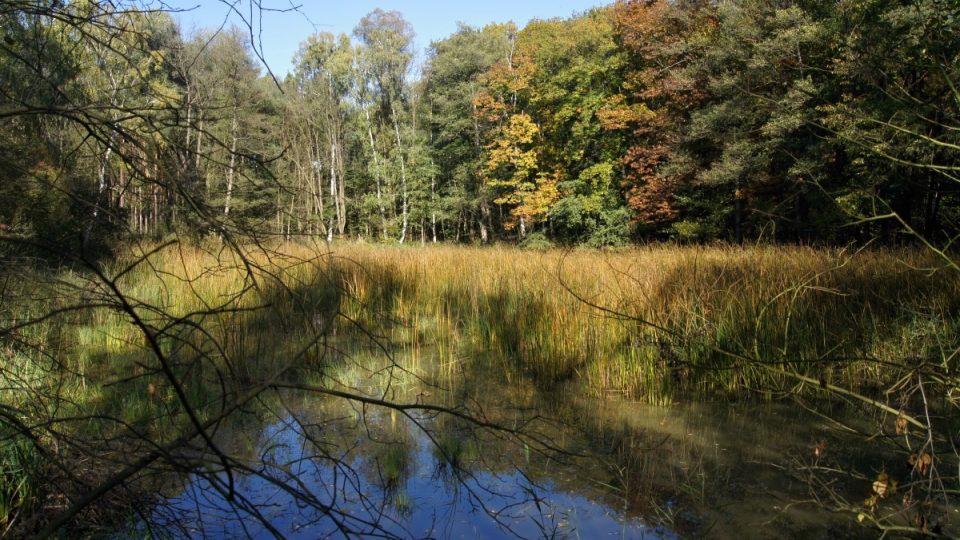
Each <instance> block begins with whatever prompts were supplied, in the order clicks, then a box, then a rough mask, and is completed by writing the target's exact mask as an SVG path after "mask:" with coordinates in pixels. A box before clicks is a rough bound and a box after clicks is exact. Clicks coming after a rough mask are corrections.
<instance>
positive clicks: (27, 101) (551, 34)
mask: <svg viewBox="0 0 960 540" xmlns="http://www.w3.org/2000/svg"><path fill="white" fill-rule="evenodd" d="M26 5H30V3H29V2H28V3H27V4H26ZM18 7H20V6H19V3H18V2H13V3H12V4H10V3H8V7H7V8H6V9H5V12H4V13H3V17H4V18H3V28H4V36H5V37H4V39H5V44H4V58H3V63H2V66H0V70H2V73H3V79H4V81H7V83H5V85H4V96H3V99H4V101H5V102H6V109H7V110H6V112H5V113H4V118H5V119H6V121H5V122H4V125H3V126H2V129H3V132H4V135H3V137H4V140H5V141H7V142H6V144H5V145H4V149H3V151H4V156H3V159H4V163H5V164H6V166H5V167H4V172H3V175H4V177H3V183H2V188H0V189H2V191H0V199H2V201H3V204H2V208H0V223H3V225H4V227H5V230H7V231H10V232H14V233H16V234H19V235H22V236H24V237H28V238H37V239H42V240H43V241H44V242H51V241H52V242H55V243H56V244H57V245H58V246H60V247H62V248H63V249H68V250H73V251H76V250H78V249H83V245H84V244H87V246H88V247H91V246H93V245H97V246H106V245H109V243H110V242H112V241H114V240H115V239H117V238H118V236H121V235H120V231H123V232H124V233H125V234H126V233H133V234H135V235H137V236H139V237H143V238H155V239H160V238H163V237H164V236H165V235H169V234H174V233H176V234H187V235H191V236H194V237H198V238H202V237H205V236H208V235H218V234H221V232H218V230H219V229H221V228H222V229H230V230H236V231H243V232H245V233H247V234H255V235H258V236H260V237H263V238H266V237H274V238H284V239H290V238H297V237H301V236H312V237H325V238H327V239H328V240H332V239H334V238H336V239H341V238H342V239H354V240H355V239H358V238H359V239H364V240H368V241H387V242H398V243H405V242H408V243H409V242H414V241H418V242H424V241H429V242H440V241H446V242H461V243H493V242H498V241H504V242H514V243H517V242H518V243H526V244H531V245H537V244H539V245H549V244H550V243H553V244H559V245H581V244H582V245H589V246H596V247H600V246H618V245H625V244H629V243H633V242H637V241H641V242H645V241H653V240H674V241H678V242H710V241H716V240H723V241H729V242H736V243H742V242H756V241H763V242H774V243H776V242H788V243H800V244H815V245H823V244H828V245H844V244H847V243H861V244H862V243H865V242H868V241H872V240H875V239H880V240H881V241H883V242H885V243H903V242H910V241H914V240H915V239H916V237H922V238H923V239H925V240H926V241H929V242H931V243H934V244H935V245H937V246H943V245H947V244H949V241H950V239H951V238H953V237H954V236H955V235H956V234H957V218H958V216H957V204H958V201H957V196H958V194H957V189H956V174H957V167H958V164H957V162H956V155H957V153H956V149H957V145H958V140H957V133H958V131H957V129H956V126H957V115H958V102H960V97H958V89H957V88H956V86H955V84H954V83H955V81H956V80H957V77H958V74H957V69H958V68H957V62H956V61H955V60H956V54H957V51H958V47H960V45H958V40H960V35H958V32H957V31H956V30H957V29H956V25H957V24H958V23H957V21H956V13H955V12H956V9H955V6H953V4H952V3H951V2H948V1H930V2H868V1H857V2H836V3H830V4H824V3H823V2H785V3H777V2H767V1H744V2H716V3H715V2H621V3H618V4H615V5H611V6H609V7H606V8H602V9H595V10H592V11H590V12H588V13H583V14H580V15H577V16H573V17H571V18H569V19H553V20H535V21H533V22H531V23H530V24H528V25H527V26H526V27H524V28H517V27H516V26H515V25H513V24H510V23H505V24H492V25H489V26H487V27H484V28H470V27H466V26H462V27H461V28H460V29H459V30H458V31H457V32H456V33H455V34H453V35H451V36H450V37H448V38H446V39H443V40H440V41H437V42H434V43H431V44H430V47H429V50H428V51H427V53H426V59H425V61H424V62H422V63H421V64H420V65H418V66H415V65H414V64H413V58H414V57H413V50H412V43H413V41H412V40H413V37H414V29H413V28H412V27H411V26H410V24H409V23H407V22H406V21H405V20H404V19H403V17H402V15H401V14H399V13H397V12H385V11H380V10H377V11H374V12H372V13H370V14H369V15H367V16H366V17H364V18H363V19H362V20H361V21H359V22H358V23H357V26H356V28H355V29H354V31H353V34H352V36H347V35H332V34H329V33H318V34H315V35H312V36H309V37H308V38H307V39H306V40H305V41H304V42H303V43H302V45H301V47H300V51H299V53H298V54H297V56H296V58H295V59H294V63H295V66H294V69H293V70H292V71H291V73H290V74H289V75H287V76H286V77H284V78H283V80H277V79H276V78H275V77H274V76H273V75H272V73H267V72H265V71H264V70H262V69H261V67H260V65H259V62H258V59H257V57H256V54H255V51H254V50H253V49H252V48H251V46H250V40H249V38H250V36H249V35H247V34H246V33H245V32H244V31H243V30H241V29H239V28H236V27H234V28H233V29H224V30H221V31H217V32H213V31H209V32H204V31H200V32H198V33H197V34H196V35H193V36H184V35H182V33H181V32H180V31H179V30H178V28H177V27H176V25H175V24H174V23H173V19H172V17H171V16H170V14H169V13H165V12H163V11H129V10H128V11H117V12H112V11H111V8H110V7H109V6H101V5H99V4H97V3H83V2H79V3H71V4H69V7H68V8H64V14H65V15H64V16H66V17H69V19H67V20H62V18H57V17H55V18H53V19H51V18H49V17H47V16H45V15H46V14H43V13H33V14H31V13H30V12H29V11H30V10H20V9H18ZM74 12H76V13H74ZM85 20H90V21H91V22H90V24H81V23H82V22H83V21H85ZM41 66H42V68H41ZM415 67H419V68H421V69H420V70H419V71H417V72H414V68H415ZM78 121H80V122H81V124H82V126H86V127H82V126H81V127H80V128H78V126H77V122H78ZM198 212H200V213H202V214H203V216H204V219H203V220H202V221H203V222H202V223H201V222H198V221H197V220H196V219H195V218H194V215H195V214H197V213H198ZM911 238H912V239H913V240H911Z"/></svg>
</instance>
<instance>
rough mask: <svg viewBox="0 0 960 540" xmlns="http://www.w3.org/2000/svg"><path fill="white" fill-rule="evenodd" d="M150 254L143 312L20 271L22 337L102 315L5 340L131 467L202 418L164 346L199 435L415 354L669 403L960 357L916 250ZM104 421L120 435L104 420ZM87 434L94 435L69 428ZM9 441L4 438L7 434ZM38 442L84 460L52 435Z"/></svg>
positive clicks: (63, 411) (884, 373)
mask: <svg viewBox="0 0 960 540" xmlns="http://www.w3.org/2000/svg"><path fill="white" fill-rule="evenodd" d="M154 247H155V246H146V247H131V248H129V250H128V251H127V252H126V253H123V254H121V255H120V256H119V257H117V259H116V260H115V261H114V262H112V263H111V264H108V265H106V267H105V268H103V273H104V275H106V276H108V277H111V276H119V277H117V279H116V280H114V281H113V285H115V286H116V288H117V289H118V290H119V291H121V292H122V297H123V299H125V300H126V302H128V304H129V306H130V308H129V309H132V311H133V313H132V314H131V312H130V310H129V309H125V308H124V306H122V305H121V298H120V297H118V296H117V295H116V294H115V291H113V290H111V289H110V283H109V282H104V281H103V280H102V279H98V278H96V277H94V276H93V275H92V274H90V273H89V272H86V273H85V272H82V271H78V272H67V271H60V272H54V271H48V272H44V273H42V275H43V279H41V280H38V279H37V275H36V272H38V271H37V270H36V269H29V268H26V269H22V270H21V271H22V272H24V273H27V272H34V273H35V274H33V275H30V276H29V278H27V277H22V276H21V277H22V279H18V276H17V275H15V274H16V271H14V270H12V269H6V270H5V272H6V275H5V276H3V277H5V278H6V282H7V285H6V286H5V288H4V295H5V296H4V302H3V305H2V306H0V317H2V319H3V322H4V326H6V327H12V326H15V325H17V324H18V323H19V322H22V321H29V320H31V319H32V318H37V317H42V316H43V315H44V314H49V313H51V312H56V311H57V310H58V309H64V308H72V307H78V306H85V307H84V309H78V310H73V309H68V310H66V311H64V312H63V313H62V314H61V315H58V316H56V317H52V318H49V319H43V320H40V321H39V322H37V323H36V324H31V325H27V326H24V327H22V328H19V327H18V329H17V330H16V331H14V332H7V333H5V334H4V335H3V336H2V337H0V351H2V355H3V357H2V360H3V362H2V367H0V403H2V404H3V405H5V406H7V407H8V409H9V410H11V411H17V414H19V415H21V416H22V417H23V420H30V421H31V422H32V423H33V425H56V426H57V429H58V430H61V432H60V435H62V430H69V432H70V433H72V434H73V435H74V436H78V437H86V438H89V439H99V440H106V441H110V445H109V446H110V448H113V449H114V450H112V451H114V452H117V451H119V450H116V449H117V448H127V449H129V448H131V447H132V448H134V449H135V448H138V447H139V445H140V444H141V442H142V440H140V439H137V438H134V437H132V435H131V433H132V432H134V431H135V432H136V433H137V437H140V438H143V437H149V438H150V440H152V441H155V442H157V443H162V442H163V441H164V440H168V439H171V438H173V437H174V436H175V435H176V434H177V433H179V432H181V431H182V429H183V428H184V427H186V426H187V424H188V422H189V419H188V415H187V414H186V409H185V407H184V406H183V404H182V403H181V399H180V397H179V396H178V395H177V391H176V390H178V389H176V388H174V387H173V385H172V383H171V380H170V377H169V375H168V374H167V373H165V371H164V369H162V368H163V366H161V365H159V363H158V359H157V356H156V354H155V351H153V350H152V346H153V345H154V344H153V343H150V338H151V337H152V338H153V339H154V340H155V342H156V345H157V346H159V348H160V349H161V352H162V353H163V357H164V358H165V360H166V361H167V364H168V365H167V366H166V367H167V368H168V369H169V370H170V371H172V373H173V375H174V380H176V381H178V383H179V384H180V385H181V386H182V388H180V389H179V390H182V391H183V392H185V393H186V396H187V401H188V403H189V404H190V406H191V407H192V408H193V409H194V410H195V412H196V413H197V414H198V415H200V417H201V418H207V417H208V416H209V414H212V413H213V411H216V407H217V406H218V405H219V404H220V403H221V400H222V399H224V396H226V395H233V394H236V393H237V392H239V391H240V390H241V389H243V388H247V387H250V386H252V385H255V384H257V382H258V381H261V380H263V379H264V378H265V377H267V376H269V375H270V374H272V373H275V372H276V371H277V370H278V369H279V368H281V367H283V366H287V367H289V368H291V370H290V371H289V372H290V373H297V376H298V377H313V378H316V379H317V380H320V381H327V382H329V380H330V379H329V378H327V379H324V377H327V376H328V375H329V373H330V368H331V366H332V364H333V358H334V356H335V355H332V354H331V351H333V350H337V351H340V352H349V351H359V350H362V349H364V348H367V349H372V350H376V351H384V350H385V351H386V352H387V353H399V354H398V358H403V359H405V362H406V363H405V365H404V366H402V367H403V368H405V369H408V370H410V371H412V372H414V373H421V372H423V371H424V370H426V369H427V367H428V366H432V367H431V369H432V370H434V371H435V372H437V373H439V374H440V375H442V376H444V377H447V378H457V377H464V376H465V374H469V373H470V372H471V370H474V369H482V370H484V371H485V372H487V373H489V371H488V370H495V371H497V372H499V373H501V374H502V375H503V376H504V377H506V378H522V379H524V380H525V381H527V382H533V383H535V384H539V385H545V386H550V385H553V384H555V383H559V382H570V381H574V382H575V383H576V384H578V385H580V386H581V387H582V388H583V389H584V390H585V391H587V392H588V393H591V394H594V395H599V396H606V395H622V396H626V397H629V398H632V399H639V400H643V401H647V402H650V403H668V402H671V401H674V400H676V399H680V398H687V397H691V396H698V395H706V394H709V395H715V394H717V393H721V394H724V395H734V394H738V393H740V392H742V391H743V389H758V390H762V391H765V392H770V391H773V390H776V389H780V388H786V387H788V386H789V385H792V384H795V383H796V382H797V379H796V378H791V377H790V376H788V375H786V374H785V372H786V371H789V372H791V373H799V374H802V375H804V376H808V378H809V380H817V381H821V383H822V384H828V383H836V384H843V385H844V386H846V387H851V388H856V389H858V390H859V391H864V392H869V391H870V390H871V389H880V388H887V387H889V386H890V385H891V384H892V383H893V382H894V381H896V380H897V378H898V377H900V376H901V374H902V372H903V371H904V370H909V369H911V368H912V367H913V366H917V365H922V364H925V363H926V364H929V363H941V364H943V363H947V364H951V363H955V362H956V358H955V357H954V356H953V355H951V354H950V352H951V351H955V350H957V348H958V343H957V342H958V339H957V314H958V308H960V278H958V277H957V276H955V275H954V274H953V273H947V272H935V271H929V270H925V269H927V268H928V267H930V266H931V265H932V264H933V261H932V260H929V259H928V258H927V257H925V256H924V255H923V254H921V253H919V252H914V251H908V250H898V251H879V250H877V251H863V252H857V253H847V252H843V251H837V250H821V249H812V248H802V247H748V248H743V249H741V248H735V247H646V248H635V249H629V250H623V251H616V252H598V251H559V250H555V251H544V252H531V251H524V250H519V249H515V248H504V247H495V248H476V247H453V246H429V247H415V248H399V247H385V246H372V245H364V244H335V245H334V246H333V248H332V251H330V252H327V251H326V248H317V247H315V246H306V245H297V244H286V245H280V246H272V247H271V249H267V250H264V249H256V250H255V249H252V248H251V251H250V252H249V253H248V257H246V258H239V257H238V256H237V255H236V254H234V253H232V252H230V251H227V250H222V249H220V247H219V246H206V247H204V246H186V245H181V244H175V245H172V246H168V247H165V248H163V249H160V250H159V251H157V252H156V253H152V252H151V250H152V249H154ZM148 253H152V254H150V255H149V256H146V255H147V254H148ZM135 262H136V263H137V264H134V263H135ZM131 265H132V266H131ZM134 314H135V315H136V316H137V318H139V319H140V320H141V321H142V323H143V325H144V326H145V327H146V329H145V328H143V327H140V326H138V325H137V324H134V318H133V315H134ZM428 357H429V358H432V360H429V361H428ZM946 367H949V366H946ZM949 368H950V369H953V367H949ZM344 373H346V372H344ZM384 373H386V375H384ZM390 373H393V372H389V373H388V372H382V373H380V374H378V376H390ZM344 376H345V377H348V378H350V379H351V380H353V381H354V383H359V380H360V379H362V378H363V377H369V376H370V373H369V372H363V371H355V372H353V373H352V374H348V375H344ZM565 388H569V385H567V386H565ZM38 403H39V406H38ZM106 416H112V417H114V418H115V419H116V421H114V422H105V421H103V420H97V418H98V417H106ZM71 417H76V418H87V419H88V420H75V421H72V422H71V423H70V424H69V425H68V426H59V425H58V424H56V422H58V421H60V420H62V419H64V418H71ZM11 429H12V425H11V424H10V422H9V421H8V420H0V435H2V434H3V433H4V432H5V431H6V432H9V431H10V430H11ZM35 435H37V442H36V444H41V445H44V447H45V448H49V449H54V450H55V451H58V452H67V453H68V452H69V451H70V450H69V449H64V448H60V447H59V446H58V445H57V440H56V438H57V437H58V436H60V435H58V434H57V432H55V431H54V430H50V431H48V432H44V431H42V430H40V431H38V432H37V433H35ZM11 441H16V442H15V443H14V442H11ZM125 444H126V446H125ZM448 450H450V453H452V454H456V453H457V452H459V450H456V451H454V450H455V449H448ZM31 452H32V450H31V447H30V445H24V444H23V440H22V439H14V438H10V437H7V438H6V439H2V440H0V471H2V474H3V475H4V484H5V485H7V486H14V489H7V490H6V491H4V492H2V493H0V499H2V500H0V526H3V525H4V523H7V524H9V522H10V521H11V519H12V518H11V516H16V515H19V513H20V512H21V510H22V509H23V507H24V506H27V505H32V504H35V503H36V501H37V498H38V496H37V495H36V494H37V493H38V492H37V491H36V490H34V489H33V488H32V487H31V486H36V485H40V484H41V481H40V480H39V478H41V477H43V476H44V475H47V474H49V471H46V470H44V468H43V467H32V466H26V465H24V464H27V465H29V464H31V463H35V462H34V461H31V460H30V459H29V456H28V454H30V453H31ZM103 457H104V460H103V461H104V463H103V464H101V465H100V466H103V467H107V468H109V466H110V465H109V463H111V456H103ZM66 459H69V456H67V458H66ZM114 461H116V460H114ZM4 520H6V521H4Z"/></svg>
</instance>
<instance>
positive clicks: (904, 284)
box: [334, 245, 960, 402]
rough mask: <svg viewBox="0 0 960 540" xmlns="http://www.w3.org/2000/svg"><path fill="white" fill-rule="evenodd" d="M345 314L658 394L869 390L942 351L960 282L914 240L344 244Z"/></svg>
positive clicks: (426, 339)
mask: <svg viewBox="0 0 960 540" xmlns="http://www.w3.org/2000/svg"><path fill="white" fill-rule="evenodd" d="M334 253H335V255H336V257H338V258H340V260H348V261H351V262H350V264H349V265H344V268H346V269H347V270H348V271H347V272H346V273H345V278H344V280H345V281H344V286H345V291H346V293H347V296H348V297H349V298H351V299H353V302H352V306H354V307H353V309H354V310H353V311H352V314H353V316H354V317H357V318H358V319H362V318H363V317H364V316H365V315H364V314H370V313H380V314H383V313H388V314H390V315H392V316H393V317H394V318H395V322H394V326H395V327H397V328H399V329H401V331H402V332H404V336H403V339H406V340H409V341H416V342H422V343H423V344H429V345H430V346H432V347H435V348H436V350H437V352H438V353H439V355H440V356H441V358H442V359H443V361H449V362H455V361H457V359H462V358H467V359H469V360H468V361H469V362H494V363H499V364H502V365H503V368H504V369H505V370H514V369H516V370H519V371H520V372H523V373H526V374H528V375H529V376H530V377H531V378H532V379H533V380H534V381H537V382H540V383H550V382H554V381H559V380H566V379H571V378H575V379H577V380H580V381H582V382H583V383H584V385H585V386H586V387H587V388H588V389H589V390H590V391H592V392H594V393H596V394H609V393H617V394H623V395H626V396H629V397H632V398H639V399H644V400H647V401H650V402H667V401H670V400H671V399H673V398H674V396H675V394H676V393H677V392H689V391H694V392H718V391H719V392H738V391H739V390H741V389H743V388H762V389H768V390H769V389H771V388H777V387H781V386H783V385H785V384H789V383H792V382H795V380H794V379H790V378H789V377H787V378H785V377H784V376H783V375H782V374H778V372H779V371H783V369H785V368H789V369H790V370H791V371H795V372H798V373H801V374H809V375H811V376H814V377H816V378H818V379H820V380H823V381H824V382H834V381H835V382H839V383H843V384H847V385H853V386H855V387H858V388H867V387H871V386H876V387H880V386H882V385H883V384H886V383H888V382H889V381H890V380H891V378H892V377H894V376H895V374H894V373H893V372H892V370H889V369H886V368H884V365H888V364H893V363H897V364H901V365H906V364H915V363H917V362H932V361H942V359H943V354H942V352H943V351H949V350H952V349H950V346H951V344H956V341H957V335H956V317H957V314H958V307H960V279H958V278H957V277H956V276H954V275H953V274H952V273H948V272H935V271H930V270H929V266H930V265H931V264H932V263H933V262H934V261H933V260H931V259H929V258H927V257H926V256H924V255H923V254H921V253H919V252H914V251H909V250H898V251H880V250H875V251H864V252H857V253H848V252H844V251H839V250H825V249H813V248H804V247H748V248H743V249H741V248H737V247H706V248H699V247H648V248H637V249H631V250H625V251H618V252H612V253H606V252H597V251H572V252H564V251H547V252H529V251H522V250H518V249H512V248H494V249H481V248H470V247H449V246H438V247H418V248H412V249H401V248H388V247H378V246H364V245H342V246H339V247H338V248H337V249H335V250H334Z"/></svg>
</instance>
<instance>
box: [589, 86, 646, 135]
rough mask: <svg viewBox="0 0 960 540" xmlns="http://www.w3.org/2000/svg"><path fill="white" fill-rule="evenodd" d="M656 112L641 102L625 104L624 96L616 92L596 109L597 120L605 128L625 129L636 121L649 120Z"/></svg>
mask: <svg viewBox="0 0 960 540" xmlns="http://www.w3.org/2000/svg"><path fill="white" fill-rule="evenodd" d="M655 116H656V114H655V113H654V112H653V111H651V110H650V109H648V108H647V106H646V105H644V104H643V103H635V104H632V105H630V104H627V102H626V98H625V97H624V96H623V95H622V94H618V95H616V96H613V97H612V98H610V100H609V101H608V102H607V103H606V104H605V105H604V106H603V107H601V108H600V109H599V110H598V111H597V120H599V121H600V125H601V126H602V127H603V129H606V130H617V129H626V128H628V127H630V126H631V125H633V124H636V123H638V122H642V121H647V120H651V119H653V118H654V117H655Z"/></svg>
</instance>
